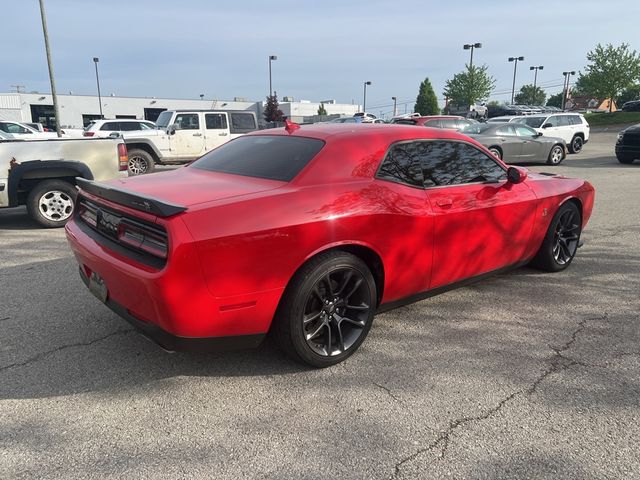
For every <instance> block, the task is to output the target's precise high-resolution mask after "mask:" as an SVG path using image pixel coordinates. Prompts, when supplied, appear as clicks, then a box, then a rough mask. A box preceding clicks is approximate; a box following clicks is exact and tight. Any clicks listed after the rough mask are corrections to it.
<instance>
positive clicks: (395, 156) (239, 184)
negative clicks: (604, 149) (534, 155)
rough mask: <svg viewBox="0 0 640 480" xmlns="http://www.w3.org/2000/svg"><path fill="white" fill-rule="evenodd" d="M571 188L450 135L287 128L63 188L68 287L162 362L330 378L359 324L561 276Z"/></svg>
mask: <svg viewBox="0 0 640 480" xmlns="http://www.w3.org/2000/svg"><path fill="white" fill-rule="evenodd" d="M593 200H594V190H593V187H592V186H591V185H590V184H589V183H588V182H586V181H584V180H577V179H572V178H565V177H562V176H558V175H552V174H535V173H532V172H529V171H527V170H525V169H522V168H517V167H507V166H506V165H504V164H503V163H502V162H501V161H500V160H498V159H496V158H495V157H494V156H493V155H491V153H489V152H488V151H487V150H486V148H484V147H483V146H482V145H480V144H479V143H477V142H475V141H474V140H472V139H470V138H469V137H466V136H464V135H461V134H458V133H455V132H449V131H445V130H441V129H430V128H415V127H410V126H402V125H349V126H344V125H330V124H327V125H317V126H303V127H299V126H298V125H296V124H292V123H289V122H288V123H287V127H286V128H283V129H278V130H263V131H260V132H254V133H251V134H248V135H245V136H243V137H239V138H238V139H236V140H233V141H231V142H229V143H226V144H224V145H222V146H221V147H219V148H217V149H215V150H213V151H211V152H209V153H207V154H206V155H204V156H203V157H201V158H200V159H199V160H197V161H195V162H193V163H192V164H190V165H188V166H186V167H183V168H179V169H178V170H175V171H171V172H165V173H157V174H153V175H146V176H140V177H131V178H128V179H122V180H114V181H111V182H109V183H104V184H102V183H94V182H91V181H86V180H82V179H79V193H78V198H77V206H78V208H77V209H76V214H75V216H74V218H73V219H72V220H71V221H70V222H69V223H68V224H67V226H66V232H67V237H68V239H69V243H70V244H71V248H72V249H73V252H74V253H75V256H76V258H77V260H78V262H79V265H80V275H81V277H82V279H83V280H84V282H85V284H86V285H87V286H88V287H89V289H90V290H91V291H92V292H93V293H94V294H95V295H96V296H97V297H98V298H99V299H100V300H102V301H103V302H104V303H105V304H106V305H107V306H108V307H109V308H111V309H112V310H113V311H115V312H116V313H118V314H119V315H121V316H122V317H124V318H125V319H126V320H128V321H129V322H130V323H132V324H133V325H134V326H136V327H137V328H138V329H139V330H141V331H142V332H143V333H144V334H145V335H147V336H148V337H150V338H151V339H153V340H155V341H156V342H157V343H158V344H160V345H161V346H162V347H164V348H165V349H167V350H192V351H193V350H195V351H210V350H212V349H221V348H223V349H226V348H237V347H241V346H256V345H258V344H259V343H260V341H261V340H262V339H263V338H264V336H265V335H266V334H267V333H268V332H269V331H271V332H272V333H273V334H274V336H275V338H276V339H277V341H278V343H279V344H280V345H281V347H282V348H283V349H284V351H285V352H287V353H288V354H289V355H290V356H291V357H293V358H294V359H296V360H299V361H302V362H305V363H307V364H309V365H312V366H314V367H325V366H329V365H333V364H336V363H338V362H340V361H342V360H344V359H345V358H347V357H348V356H349V355H351V354H352V353H353V352H354V351H355V350H356V349H357V348H358V347H359V346H360V344H361V343H362V342H363V341H364V339H365V337H366V336H367V333H368V332H369V329H370V328H371V324H372V322H373V317H374V315H375V314H376V312H381V311H385V310H388V309H391V308H394V307H396V306H399V305H403V304H406V303H409V302H414V301H417V300H420V299H423V298H426V297H428V296H430V295H434V294H436V293H440V292H442V291H444V290H447V289H450V288H452V287H455V286H459V285H461V284H465V283H467V282H469V281H470V280H475V279H478V278H479V277H481V276H485V275H486V274H491V273H495V272H498V271H501V270H504V269H507V268H512V267H516V266H519V265H523V264H527V263H531V264H532V265H534V266H536V267H539V268H541V269H544V270H548V271H558V270H562V269H564V268H566V267H567V266H568V265H569V264H570V263H571V261H572V260H573V257H574V255H575V254H576V250H577V248H578V246H579V244H580V232H581V230H582V229H583V228H584V226H585V225H586V223H587V221H588V219H589V216H590V214H591V210H592V207H593Z"/></svg>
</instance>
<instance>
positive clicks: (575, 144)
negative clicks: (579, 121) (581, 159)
mask: <svg viewBox="0 0 640 480" xmlns="http://www.w3.org/2000/svg"><path fill="white" fill-rule="evenodd" d="M583 145H584V140H583V139H582V137H581V136H580V135H576V136H575V137H573V140H571V153H580V152H581V151H582V146H583Z"/></svg>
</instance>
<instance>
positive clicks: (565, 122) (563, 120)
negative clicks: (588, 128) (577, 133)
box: [558, 115, 571, 127]
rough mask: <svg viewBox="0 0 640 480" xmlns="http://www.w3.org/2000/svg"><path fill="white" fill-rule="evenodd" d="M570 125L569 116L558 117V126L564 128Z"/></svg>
mask: <svg viewBox="0 0 640 480" xmlns="http://www.w3.org/2000/svg"><path fill="white" fill-rule="evenodd" d="M567 125H571V115H558V126H559V127H566V126H567Z"/></svg>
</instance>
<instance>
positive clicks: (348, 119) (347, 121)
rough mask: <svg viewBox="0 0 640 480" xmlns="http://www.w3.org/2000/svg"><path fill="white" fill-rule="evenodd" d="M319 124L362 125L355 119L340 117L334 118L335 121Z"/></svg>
mask: <svg viewBox="0 0 640 480" xmlns="http://www.w3.org/2000/svg"><path fill="white" fill-rule="evenodd" d="M318 123H360V121H358V120H356V118H355V117H338V118H334V119H333V120H328V121H326V122H318Z"/></svg>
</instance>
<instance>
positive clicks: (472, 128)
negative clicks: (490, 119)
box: [460, 123, 492, 135]
mask: <svg viewBox="0 0 640 480" xmlns="http://www.w3.org/2000/svg"><path fill="white" fill-rule="evenodd" d="M491 127H492V125H487V124H486V123H472V124H471V125H467V126H465V127H464V128H462V129H461V130H460V132H461V133H465V134H467V135H473V134H479V133H483V132H484V131H485V130H488V129H489V128H491Z"/></svg>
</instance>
